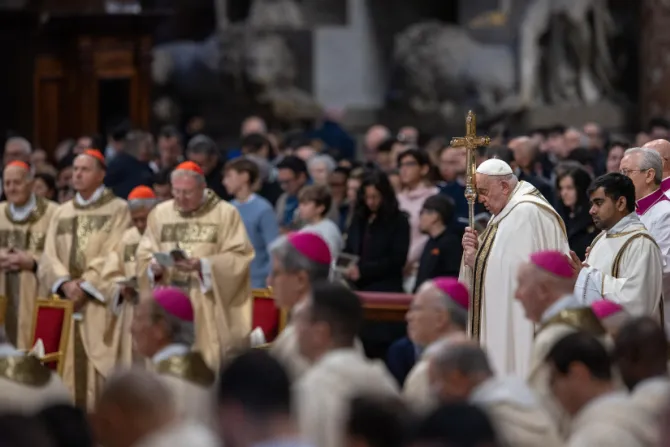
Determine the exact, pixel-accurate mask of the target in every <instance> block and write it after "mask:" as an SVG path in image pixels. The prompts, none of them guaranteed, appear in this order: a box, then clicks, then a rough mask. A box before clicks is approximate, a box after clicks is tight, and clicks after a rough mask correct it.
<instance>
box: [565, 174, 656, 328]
mask: <svg viewBox="0 0 670 447" xmlns="http://www.w3.org/2000/svg"><path fill="white" fill-rule="evenodd" d="M589 195H590V198H591V211H590V213H591V216H592V217H593V222H594V223H595V225H596V227H597V228H599V229H601V230H602V232H601V233H600V234H599V235H598V236H596V238H595V239H594V241H593V243H592V244H591V249H590V252H589V254H588V255H587V257H586V261H585V262H584V264H582V262H581V261H580V260H579V258H578V257H577V255H576V254H575V253H574V252H571V257H572V265H573V268H574V269H575V270H576V271H577V273H578V275H579V276H578V279H577V284H576V286H575V295H576V296H577V298H578V299H580V300H581V302H582V304H583V305H591V304H592V303H593V302H595V301H599V300H601V299H603V298H605V299H607V300H610V301H614V302H616V303H618V304H620V305H622V306H623V307H624V308H625V309H626V311H627V312H628V313H629V314H631V315H632V316H640V315H655V316H658V318H660V316H661V314H662V307H661V306H662V302H661V294H662V278H663V276H662V275H663V260H662V256H661V251H660V249H659V248H658V245H657V244H656V241H655V240H654V238H653V237H652V236H651V234H649V232H648V231H647V229H646V228H645V226H644V225H643V224H642V222H640V219H639V218H638V216H637V214H636V213H635V186H634V185H633V182H632V181H631V180H630V179H629V178H628V177H626V176H625V175H623V174H619V173H610V174H605V175H603V176H601V177H598V178H597V179H596V180H594V182H593V183H592V184H591V187H590V188H589ZM659 321H660V320H659Z"/></svg>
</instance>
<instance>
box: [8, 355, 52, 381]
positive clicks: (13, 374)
mask: <svg viewBox="0 0 670 447" xmlns="http://www.w3.org/2000/svg"><path fill="white" fill-rule="evenodd" d="M0 377H2V378H4V379H7V380H10V381H12V382H15V383H19V384H21V385H28V386H32V387H43V386H44V385H46V384H47V383H49V380H51V371H49V369H48V368H46V367H45V366H44V365H42V363H40V361H39V360H38V359H37V358H35V357H33V356H32V355H25V356H24V355H20V356H13V357H2V358H0Z"/></svg>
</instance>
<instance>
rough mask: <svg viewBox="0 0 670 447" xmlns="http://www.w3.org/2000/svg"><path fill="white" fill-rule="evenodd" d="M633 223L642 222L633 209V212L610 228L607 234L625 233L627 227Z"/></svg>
mask: <svg viewBox="0 0 670 447" xmlns="http://www.w3.org/2000/svg"><path fill="white" fill-rule="evenodd" d="M632 224H641V222H640V218H639V217H638V215H637V213H636V212H635V211H633V212H632V213H630V214H629V215H627V216H626V217H624V218H623V219H621V220H620V221H619V222H617V223H616V224H615V225H614V226H613V227H612V228H610V229H609V230H608V231H607V234H618V233H623V231H624V230H625V229H626V227H628V226H629V225H632Z"/></svg>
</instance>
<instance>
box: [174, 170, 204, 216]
mask: <svg viewBox="0 0 670 447" xmlns="http://www.w3.org/2000/svg"><path fill="white" fill-rule="evenodd" d="M204 193H205V181H204V179H203V178H202V177H199V176H197V175H191V174H189V173H183V174H181V175H177V176H175V177H173V178H172V196H173V197H174V202H175V204H176V205H177V209H178V210H179V211H182V212H186V213H189V212H192V211H195V210H197V209H198V208H200V205H202V202H203V195H204Z"/></svg>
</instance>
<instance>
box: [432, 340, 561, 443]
mask: <svg viewBox="0 0 670 447" xmlns="http://www.w3.org/2000/svg"><path fill="white" fill-rule="evenodd" d="M431 350H434V352H433V354H432V355H431V356H430V359H429V362H430V364H429V370H430V381H431V387H432V389H433V390H435V391H436V392H437V394H438V396H439V398H440V399H441V400H442V401H444V402H445V403H448V402H453V401H465V400H467V401H469V402H470V403H471V404H474V405H477V406H479V407H481V408H482V409H483V410H484V411H486V413H487V414H488V415H489V417H490V418H491V421H492V422H493V425H494V427H495V428H496V432H497V433H498V436H499V437H500V440H501V441H502V442H501V445H507V446H514V447H537V446H542V447H559V446H562V445H563V444H562V442H561V439H560V437H559V435H558V432H557V429H556V426H555V425H554V421H552V420H551V418H550V417H549V415H548V414H546V413H545V412H544V409H543V408H542V404H541V403H540V401H539V399H538V398H537V396H536V395H535V394H534V393H533V392H532V391H531V389H530V388H529V387H528V385H527V384H526V383H525V382H524V381H523V380H522V379H521V378H518V377H512V376H506V377H505V376H500V377H496V376H495V375H494V373H493V371H492V370H491V366H490V364H489V360H488V358H487V356H486V353H485V352H484V351H483V350H482V348H481V347H479V346H478V345H477V344H476V343H474V342H472V341H471V340H462V339H461V340H459V339H456V338H454V337H453V336H452V337H447V338H446V339H444V340H441V341H439V342H438V343H437V344H436V345H435V347H431Z"/></svg>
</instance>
